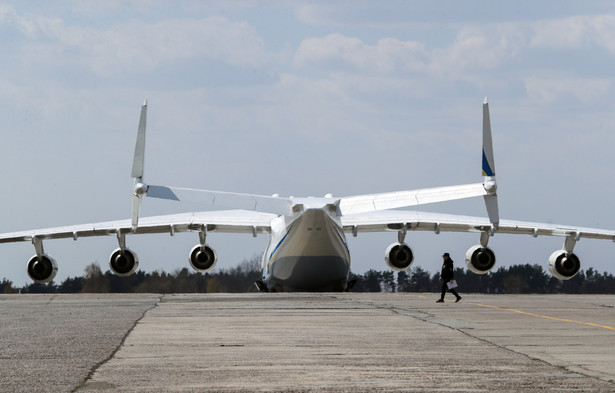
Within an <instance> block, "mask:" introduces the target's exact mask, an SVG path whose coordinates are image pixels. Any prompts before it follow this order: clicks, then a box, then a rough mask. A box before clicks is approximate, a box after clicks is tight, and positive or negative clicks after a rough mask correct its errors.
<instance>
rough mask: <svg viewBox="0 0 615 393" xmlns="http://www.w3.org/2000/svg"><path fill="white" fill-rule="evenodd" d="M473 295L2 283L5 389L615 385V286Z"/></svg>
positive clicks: (0, 380)
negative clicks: (63, 288)
mask: <svg viewBox="0 0 615 393" xmlns="http://www.w3.org/2000/svg"><path fill="white" fill-rule="evenodd" d="M462 295H463V296H464V299H463V300H462V301H461V302H460V303H453V302H452V301H447V302H445V303H443V304H438V303H436V302H435V300H436V299H437V298H438V294H417V293H399V294H391V293H388V294H383V293H379V294H362V293H340V294H330V293H325V294H307V293H295V294H292V293H291V294H284V293H282V294H260V293H249V294H181V295H136V294H117V295H93V294H81V295H0V391H1V392H260V391H268V392H269V391H275V392H402V391H403V392H537V391H541V392H542V391H547V392H549V391H550V392H562V391H566V392H614V391H615V382H613V381H614V380H615V296H612V295H478V294H462ZM449 296H450V295H449Z"/></svg>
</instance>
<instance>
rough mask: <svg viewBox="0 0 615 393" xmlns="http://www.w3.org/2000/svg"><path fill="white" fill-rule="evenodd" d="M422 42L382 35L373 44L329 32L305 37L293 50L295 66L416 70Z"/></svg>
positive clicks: (420, 61) (421, 59)
mask: <svg viewBox="0 0 615 393" xmlns="http://www.w3.org/2000/svg"><path fill="white" fill-rule="evenodd" d="M426 55H427V53H426V52H425V50H424V48H423V45H422V44H421V43H419V42H415V41H401V40H399V39H396V38H383V39H381V40H379V41H378V42H377V43H376V44H375V45H368V44H365V43H364V42H363V41H362V40H360V39H359V38H355V37H347V36H345V35H342V34H337V33H336V34H329V35H327V36H325V37H322V38H307V39H305V40H303V41H302V42H301V44H300V45H299V47H298V48H297V51H296V53H295V59H294V61H295V65H296V66H298V67H323V68H344V67H351V68H352V69H354V70H360V71H370V72H378V73H392V72H408V71H419V70H423V69H425V67H426V63H425V60H426Z"/></svg>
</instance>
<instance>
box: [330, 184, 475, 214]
mask: <svg viewBox="0 0 615 393" xmlns="http://www.w3.org/2000/svg"><path fill="white" fill-rule="evenodd" d="M485 195H487V192H486V191H485V187H484V186H483V184H482V183H476V184H466V185H461V186H449V187H434V188H424V189H419V190H411V191H397V192H387V193H382V194H369V195H357V196H352V197H345V198H341V199H340V204H339V208H340V211H341V213H342V215H348V214H357V213H366V212H373V211H379V210H387V209H397V208H400V207H407V206H416V205H424V204H427V203H436V202H446V201H454V200H457V199H464V198H472V197H478V196H485Z"/></svg>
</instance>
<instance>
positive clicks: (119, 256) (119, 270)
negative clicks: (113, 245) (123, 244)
mask: <svg viewBox="0 0 615 393" xmlns="http://www.w3.org/2000/svg"><path fill="white" fill-rule="evenodd" d="M138 266H139V257H137V254H135V252H134V251H132V250H130V249H129V248H124V249H121V248H117V249H115V250H114V251H113V253H111V257H110V258H109V268H111V271H112V272H113V273H115V274H116V275H118V276H120V277H125V276H130V275H131V274H132V273H134V272H135V270H137V267H138Z"/></svg>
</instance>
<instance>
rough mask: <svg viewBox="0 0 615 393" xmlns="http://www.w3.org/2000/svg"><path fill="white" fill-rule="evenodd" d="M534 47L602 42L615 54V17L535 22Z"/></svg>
mask: <svg viewBox="0 0 615 393" xmlns="http://www.w3.org/2000/svg"><path fill="white" fill-rule="evenodd" d="M531 30H532V39H531V42H530V46H532V47H536V48H549V49H569V48H579V47H581V46H588V45H592V44H594V45H598V46H600V47H603V48H605V49H607V50H608V51H609V52H610V53H611V54H615V40H614V39H613V37H615V16H614V15H595V16H576V17H570V18H563V19H555V20H545V21H540V22H537V23H534V24H532V26H531Z"/></svg>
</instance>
